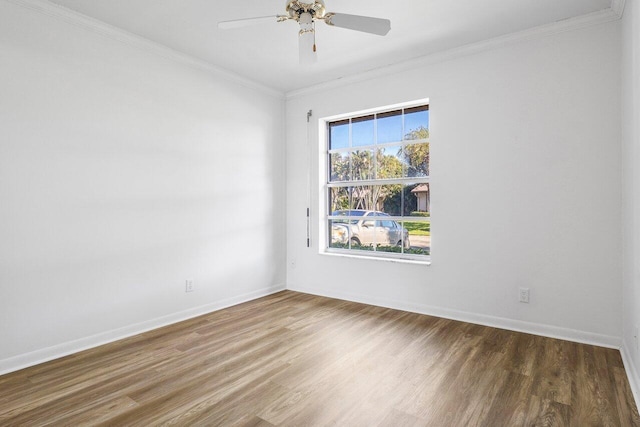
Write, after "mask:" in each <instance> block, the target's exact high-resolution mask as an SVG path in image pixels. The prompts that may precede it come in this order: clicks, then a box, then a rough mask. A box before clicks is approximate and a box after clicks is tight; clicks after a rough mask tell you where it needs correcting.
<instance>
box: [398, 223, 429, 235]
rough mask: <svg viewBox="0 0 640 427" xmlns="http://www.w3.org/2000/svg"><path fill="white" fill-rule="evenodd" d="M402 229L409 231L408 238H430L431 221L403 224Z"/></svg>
mask: <svg viewBox="0 0 640 427" xmlns="http://www.w3.org/2000/svg"><path fill="white" fill-rule="evenodd" d="M404 228H406V229H407V230H408V231H409V235H410V236H431V221H425V222H422V221H420V222H418V221H413V222H405V223H404Z"/></svg>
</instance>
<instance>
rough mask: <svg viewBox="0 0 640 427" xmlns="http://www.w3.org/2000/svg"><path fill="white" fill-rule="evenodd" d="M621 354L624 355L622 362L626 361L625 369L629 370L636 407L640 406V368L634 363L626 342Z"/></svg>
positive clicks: (623, 344)
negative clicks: (639, 373)
mask: <svg viewBox="0 0 640 427" xmlns="http://www.w3.org/2000/svg"><path fill="white" fill-rule="evenodd" d="M620 354H621V355H622V363H624V370H625V371H626V372H627V378H629V386H630V387H631V392H632V393H633V397H634V399H635V400H636V407H637V408H640V376H638V370H637V369H636V366H635V365H634V364H633V360H632V358H631V353H630V352H629V350H628V349H627V345H626V343H625V342H623V343H622V347H621V348H620Z"/></svg>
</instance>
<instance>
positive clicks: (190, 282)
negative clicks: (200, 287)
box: [184, 279, 194, 292]
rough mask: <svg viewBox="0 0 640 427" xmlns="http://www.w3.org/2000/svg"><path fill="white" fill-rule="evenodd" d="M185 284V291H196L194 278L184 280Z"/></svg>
mask: <svg viewBox="0 0 640 427" xmlns="http://www.w3.org/2000/svg"><path fill="white" fill-rule="evenodd" d="M184 285H185V286H184V291H185V292H193V291H194V289H193V280H190V279H187V280H186V281H185V282H184Z"/></svg>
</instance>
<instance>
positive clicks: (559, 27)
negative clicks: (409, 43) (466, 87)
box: [285, 0, 625, 99]
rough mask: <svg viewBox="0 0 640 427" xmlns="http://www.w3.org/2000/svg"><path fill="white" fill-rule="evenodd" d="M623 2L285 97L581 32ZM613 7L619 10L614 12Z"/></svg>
mask: <svg viewBox="0 0 640 427" xmlns="http://www.w3.org/2000/svg"><path fill="white" fill-rule="evenodd" d="M624 1H625V0H612V6H611V8H608V9H603V10H600V11H597V12H592V13H588V14H586V15H582V16H577V17H574V18H569V19H565V20H562V21H557V22H553V23H551V24H546V25H541V26H539V27H535V28H531V29H529V30H524V31H519V32H516V33H511V34H506V35H504V36H499V37H495V38H492V39H488V40H484V41H481V42H477V43H471V44H468V45H464V46H460V47H457V48H453V49H448V50H445V51H441V52H436V53H432V54H429V55H425V56H421V57H418V58H413V59H408V60H406V61H402V62H398V63H396V64H389V65H384V66H382V67H379V68H374V69H371V70H368V71H364V72H362V73H358V74H354V75H347V76H344V77H341V78H337V79H334V80H330V81H327V82H324V83H320V84H317V85H313V86H309V87H305V88H303V89H297V90H293V91H289V92H287V93H286V94H285V96H286V98H287V99H293V98H298V97H302V96H306V95H312V94H316V93H320V92H324V91H327V90H332V89H337V88H340V87H344V86H348V85H351V84H356V83H362V82H364V81H367V80H373V79H376V78H380V77H386V76H390V75H394V74H397V73H402V72H405V71H409V70H412V69H416V68H421V67H424V66H427V65H433V64H439V63H442V62H446V61H450V60H453V59H457V58H461V57H465V56H470V55H475V54H478V53H482V52H485V51H490V50H494V49H497V48H501V47H505V46H508V45H512V44H516V43H520V42H524V41H527V40H534V39H538V38H543V37H548V36H552V35H555V34H559V33H564V32H568V31H574V30H579V29H582V28H587V27H591V26H595V25H600V24H606V23H608V22H613V21H617V20H619V19H620V18H621V16H622V11H621V10H620V8H624ZM614 5H615V7H616V9H615V10H614Z"/></svg>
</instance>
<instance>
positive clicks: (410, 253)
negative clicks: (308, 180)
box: [327, 105, 431, 260]
mask: <svg viewBox="0 0 640 427" xmlns="http://www.w3.org/2000/svg"><path fill="white" fill-rule="evenodd" d="M327 125H328V132H327V135H328V144H327V145H328V150H327V156H328V158H327V160H328V171H327V197H328V205H327V206H328V212H327V221H328V227H327V230H328V233H329V236H328V247H329V249H328V250H329V251H331V252H349V253H353V252H357V253H358V254H359V255H367V254H368V255H371V256H384V257H387V258H398V257H399V258H409V259H420V260H428V259H429V255H430V254H431V214H430V207H431V206H430V199H431V188H430V184H429V106H428V105H418V106H412V107H407V108H400V109H394V110H392V111H383V112H379V113H374V114H369V115H364V116H357V117H349V118H345V119H341V120H336V121H331V122H328V123H327Z"/></svg>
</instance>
